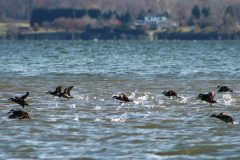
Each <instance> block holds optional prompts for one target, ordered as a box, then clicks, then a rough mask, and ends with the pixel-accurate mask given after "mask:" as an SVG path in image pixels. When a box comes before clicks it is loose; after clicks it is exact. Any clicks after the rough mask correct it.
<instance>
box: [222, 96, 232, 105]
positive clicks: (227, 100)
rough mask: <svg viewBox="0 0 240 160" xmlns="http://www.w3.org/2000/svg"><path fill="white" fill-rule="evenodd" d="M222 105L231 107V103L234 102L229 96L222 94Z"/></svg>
mask: <svg viewBox="0 0 240 160" xmlns="http://www.w3.org/2000/svg"><path fill="white" fill-rule="evenodd" d="M222 98H223V100H222V101H223V104H224V105H226V106H231V105H232V103H233V102H235V99H233V98H232V96H231V94H223V96H222Z"/></svg>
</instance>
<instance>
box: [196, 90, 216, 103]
mask: <svg viewBox="0 0 240 160" xmlns="http://www.w3.org/2000/svg"><path fill="white" fill-rule="evenodd" d="M214 97H215V93H214V92H209V93H208V94H199V95H198V97H197V99H201V100H202V101H205V102H208V103H209V104H210V105H212V103H217V102H216V101H215V100H214V99H213V98H214Z"/></svg>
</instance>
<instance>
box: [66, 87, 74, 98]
mask: <svg viewBox="0 0 240 160" xmlns="http://www.w3.org/2000/svg"><path fill="white" fill-rule="evenodd" d="M72 88H73V86H70V87H68V88H65V90H64V94H68V95H69V96H70V91H71V89H72Z"/></svg>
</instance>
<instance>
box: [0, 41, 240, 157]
mask: <svg viewBox="0 0 240 160" xmlns="http://www.w3.org/2000/svg"><path fill="white" fill-rule="evenodd" d="M239 44H240V43H239V41H98V42H95V41H0V62H1V63H0V76H1V78H0V115H1V118H0V130H1V132H0V157H1V159H17V158H19V159H28V158H29V159H52V158H55V159H167V160H169V159H184V160H185V159H230V158H232V159H239V158H240V143H239V142H240V124H237V125H233V124H226V123H225V122H223V121H220V120H218V119H215V118H211V117H210V115H211V114H213V113H220V112H227V113H228V114H230V115H231V116H233V118H234V119H235V120H236V121H240V112H239V110H240V65H239V63H240V45H239ZM58 85H63V86H64V87H68V86H71V85H74V88H73V89H72V91H71V94H72V95H73V96H74V99H71V100H65V99H62V98H58V97H53V96H51V95H49V94H46V92H47V91H50V90H52V91H53V90H55V87H56V86H58ZM218 85H228V86H229V87H231V88H232V89H233V90H234V91H235V92H233V93H229V92H228V93H217V94H216V97H215V99H216V100H217V102H218V103H217V104H213V105H212V106H210V105H209V104H207V103H205V102H203V101H199V100H197V99H196V97H197V95H198V94H199V93H207V92H209V91H216V90H217V89H216V87H217V86H218ZM170 89H173V90H175V91H176V92H177V93H178V95H179V96H180V97H182V98H177V99H175V98H168V97H164V96H163V95H162V92H163V91H165V90H170ZM27 91H29V92H30V95H29V97H28V98H27V99H26V101H27V102H28V103H29V106H26V107H25V108H24V109H22V108H21V107H20V106H19V105H18V104H14V103H12V102H11V101H8V98H10V97H15V96H21V95H23V94H25V93H26V92H27ZM122 92H123V93H126V94H127V95H128V96H130V98H131V99H133V100H134V102H132V103H125V104H121V103H119V102H118V101H117V100H114V99H112V96H113V95H116V94H119V93H122ZM10 109H22V110H24V111H26V112H28V113H29V115H30V117H31V119H30V120H27V119H24V120H18V119H8V116H9V114H8V111H9V110H10Z"/></svg>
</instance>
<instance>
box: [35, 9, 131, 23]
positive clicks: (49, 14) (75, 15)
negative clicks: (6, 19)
mask: <svg viewBox="0 0 240 160" xmlns="http://www.w3.org/2000/svg"><path fill="white" fill-rule="evenodd" d="M84 16H88V17H90V18H91V19H96V20H99V19H103V20H110V19H111V18H113V17H115V18H117V19H118V20H119V21H121V23H122V24H125V25H127V24H128V23H129V22H130V21H131V19H132V17H131V14H130V13H129V12H126V13H125V14H122V15H119V14H118V13H116V12H112V11H108V12H102V11H101V10H99V9H95V8H92V9H74V8H55V9H48V8H34V9H33V11H32V14H31V19H30V24H31V26H34V24H38V25H43V23H44V22H49V23H52V22H54V20H56V19H58V18H71V19H80V18H83V17H84Z"/></svg>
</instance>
